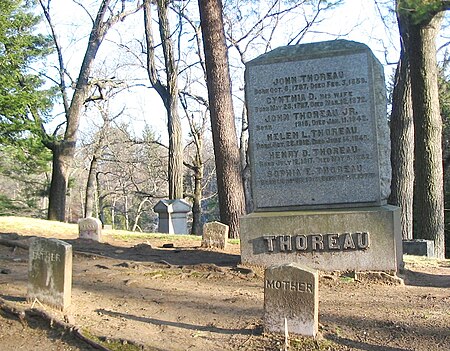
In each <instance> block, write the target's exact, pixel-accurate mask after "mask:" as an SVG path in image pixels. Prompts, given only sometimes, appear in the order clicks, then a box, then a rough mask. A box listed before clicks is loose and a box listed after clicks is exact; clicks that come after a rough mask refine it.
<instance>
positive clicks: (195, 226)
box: [191, 163, 203, 235]
mask: <svg viewBox="0 0 450 351" xmlns="http://www.w3.org/2000/svg"><path fill="white" fill-rule="evenodd" d="M195 167H196V168H195V170H194V198H193V201H192V228H191V234H196V235H201V234H202V232H203V228H202V180H203V164H202V163H200V164H197V165H195Z"/></svg>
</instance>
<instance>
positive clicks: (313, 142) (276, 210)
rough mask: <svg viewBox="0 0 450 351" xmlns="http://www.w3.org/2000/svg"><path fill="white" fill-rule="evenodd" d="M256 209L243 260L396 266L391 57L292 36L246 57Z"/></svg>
mask: <svg viewBox="0 0 450 351" xmlns="http://www.w3.org/2000/svg"><path fill="white" fill-rule="evenodd" d="M245 78H246V90H245V91H246V103H247V109H248V117H249V133H250V142H249V152H250V169H251V177H252V196H253V201H254V208H255V212H254V213H251V214H250V215H248V216H245V217H243V218H242V219H241V255H242V261H243V262H246V263H251V264H258V265H263V266H269V265H272V264H283V263H289V262H299V263H302V264H304V265H307V266H309V267H312V268H316V269H320V270H325V271H332V270H385V271H396V270H397V269H398V268H399V267H400V266H401V264H402V249H401V234H400V217H399V209H398V208H396V207H393V206H389V205H386V199H387V198H388V196H389V192H390V175H391V169H390V141H389V129H388V123H387V113H386V93H385V83H384V74H383V67H382V65H381V64H380V62H379V61H378V60H377V59H376V58H375V56H374V55H373V54H372V52H371V51H370V49H369V48H368V47H367V46H366V45H364V44H360V43H356V42H351V41H346V40H335V41H328V42H320V43H312V44H304V45H297V46H286V47H280V48H277V49H275V50H273V51H271V52H269V53H266V54H264V55H261V56H259V57H257V58H256V59H254V60H252V61H250V62H248V63H247V64H246V77H245Z"/></svg>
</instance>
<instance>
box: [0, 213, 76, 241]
mask: <svg viewBox="0 0 450 351" xmlns="http://www.w3.org/2000/svg"><path fill="white" fill-rule="evenodd" d="M0 228H1V229H0V232H2V233H17V234H19V235H25V236H33V235H36V236H46V237H51V236H55V235H58V236H67V237H76V236H78V225H77V224H70V223H62V222H56V221H48V220H45V219H38V218H28V217H13V216H5V217H3V216H1V217H0Z"/></svg>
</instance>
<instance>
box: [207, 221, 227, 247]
mask: <svg viewBox="0 0 450 351" xmlns="http://www.w3.org/2000/svg"><path fill="white" fill-rule="evenodd" d="M229 231H230V227H229V226H227V225H226V224H223V223H220V222H209V223H205V224H204V225H203V236H202V247H215V248H218V249H222V250H223V249H225V248H226V246H227V241H228V232H229Z"/></svg>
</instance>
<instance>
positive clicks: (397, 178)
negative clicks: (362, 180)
mask: <svg viewBox="0 0 450 351" xmlns="http://www.w3.org/2000/svg"><path fill="white" fill-rule="evenodd" d="M405 20H407V19H406V18H400V16H399V18H398V23H399V30H400V33H402V38H403V41H402V50H401V52H400V61H399V63H398V66H397V70H396V72H395V81H394V91H393V97H392V112H391V123H390V127H391V165H392V182H391V195H390V198H389V203H391V204H393V205H396V206H399V207H400V210H401V222H402V238H403V239H407V240H411V239H412V238H413V195H414V123H413V111H412V101H411V81H410V74H409V64H408V58H407V55H406V53H405V47H404V45H403V42H404V41H407V40H409V39H408V33H407V31H406V28H405V27H406V24H405V23H404V21H405Z"/></svg>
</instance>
